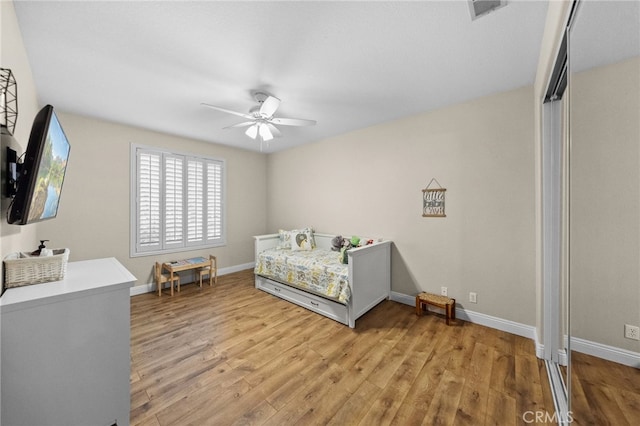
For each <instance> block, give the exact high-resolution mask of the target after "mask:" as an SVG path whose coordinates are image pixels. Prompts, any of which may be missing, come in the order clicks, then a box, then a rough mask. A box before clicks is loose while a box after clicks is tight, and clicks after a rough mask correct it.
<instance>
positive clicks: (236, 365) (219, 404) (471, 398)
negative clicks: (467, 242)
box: [131, 270, 554, 426]
mask: <svg viewBox="0 0 640 426" xmlns="http://www.w3.org/2000/svg"><path fill="white" fill-rule="evenodd" d="M253 285H254V282H253V274H252V271H251V270H248V271H242V272H238V273H234V274H229V275H225V276H222V277H219V279H218V284H217V285H215V286H214V287H213V288H210V287H208V286H204V287H203V288H202V290H200V289H199V288H198V287H197V286H195V285H186V286H183V287H182V291H181V293H177V294H176V295H175V296H173V297H170V296H168V295H166V294H163V296H162V297H161V298H159V297H158V296H157V294H155V293H148V294H143V295H139V296H134V297H132V299H131V424H132V425H163V426H164V425H188V424H194V425H231V424H266V425H306V424H332V425H352V424H362V425H381V424H397V425H413V424H427V425H435V424H455V425H482V424H490V425H513V424H527V423H528V422H526V421H525V419H526V420H528V419H530V418H533V417H532V415H531V414H530V415H529V417H524V418H523V416H525V413H527V412H530V413H535V412H538V411H546V412H549V413H553V411H554V407H553V402H552V400H551V395H550V391H549V386H548V382H547V376H546V371H545V367H544V363H542V362H541V361H540V360H538V359H537V358H536V356H535V351H534V344H533V342H532V341H531V340H529V339H525V338H522V337H519V336H515V335H512V334H508V333H504V332H500V331H496V330H493V329H490V328H486V327H482V326H478V325H475V324H471V323H468V322H464V321H460V320H458V321H456V322H455V323H454V324H453V325H451V326H447V325H446V324H445V322H444V319H443V317H442V316H436V315H431V314H429V315H425V316H422V317H417V316H416V315H415V308H414V307H411V306H406V305H403V304H399V303H396V302H392V301H384V302H382V303H381V304H379V305H378V306H377V307H376V308H374V309H373V310H372V311H370V312H369V313H367V314H366V315H365V316H363V317H362V318H360V319H359V320H358V321H357V322H356V328H355V329H354V330H352V329H350V328H348V327H347V326H344V325H342V324H338V323H337V322H335V321H332V320H330V319H327V318H324V317H322V316H320V315H317V314H314V313H312V312H310V311H307V310H306V309H303V308H300V307H298V306H295V305H293V304H291V303H288V302H286V301H283V300H280V299H277V298H275V297H273V296H271V295H269V294H267V293H264V292H261V291H259V290H256V289H255V288H254V286H253Z"/></svg>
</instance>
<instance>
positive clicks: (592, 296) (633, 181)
mask: <svg viewBox="0 0 640 426" xmlns="http://www.w3.org/2000/svg"><path fill="white" fill-rule="evenodd" d="M639 76H640V57H637V58H634V59H631V60H627V61H623V62H621V63H617V64H613V65H608V66H604V67H600V68H596V69H592V70H589V71H584V72H581V73H577V74H572V76H571V335H572V337H577V338H581V339H586V340H589V341H593V342H598V343H602V344H606V345H610V346H615V347H619V348H624V349H628V350H632V351H634V352H640V342H638V341H634V340H629V339H625V338H624V337H623V336H624V334H623V330H624V324H631V325H635V326H640V285H639V284H638V283H640V263H639V259H640V78H639Z"/></svg>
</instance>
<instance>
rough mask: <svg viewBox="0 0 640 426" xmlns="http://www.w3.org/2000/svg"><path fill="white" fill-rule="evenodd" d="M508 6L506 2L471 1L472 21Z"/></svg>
mask: <svg viewBox="0 0 640 426" xmlns="http://www.w3.org/2000/svg"><path fill="white" fill-rule="evenodd" d="M506 4H507V1H506V0H469V10H470V12H471V20H475V19H477V18H479V17H481V16H484V15H486V14H487V13H491V12H493V11H494V10H496V9H499V8H501V7H502V6H506Z"/></svg>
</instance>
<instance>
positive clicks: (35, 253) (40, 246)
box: [31, 240, 49, 256]
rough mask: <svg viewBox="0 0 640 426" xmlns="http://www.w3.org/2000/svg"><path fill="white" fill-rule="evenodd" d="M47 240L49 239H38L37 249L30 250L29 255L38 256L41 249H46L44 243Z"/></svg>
mask: <svg viewBox="0 0 640 426" xmlns="http://www.w3.org/2000/svg"><path fill="white" fill-rule="evenodd" d="M47 241H49V240H40V245H39V246H38V250H35V251H32V252H31V256H40V253H41V252H42V249H46V247H45V245H44V243H46V242H47Z"/></svg>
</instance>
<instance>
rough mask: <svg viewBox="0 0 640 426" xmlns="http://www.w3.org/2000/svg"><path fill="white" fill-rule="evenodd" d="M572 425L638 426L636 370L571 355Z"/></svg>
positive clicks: (638, 375) (639, 392) (639, 406)
mask: <svg viewBox="0 0 640 426" xmlns="http://www.w3.org/2000/svg"><path fill="white" fill-rule="evenodd" d="M571 386H572V388H571V411H572V417H573V420H574V422H573V423H574V424H576V425H598V426H600V425H615V426H618V425H640V369H637V368H633V367H627V366H625V365H622V364H618V363H615V362H611V361H607V360H604V359H600V358H596V357H593V356H590V355H585V354H582V353H579V352H575V351H573V352H571Z"/></svg>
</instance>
